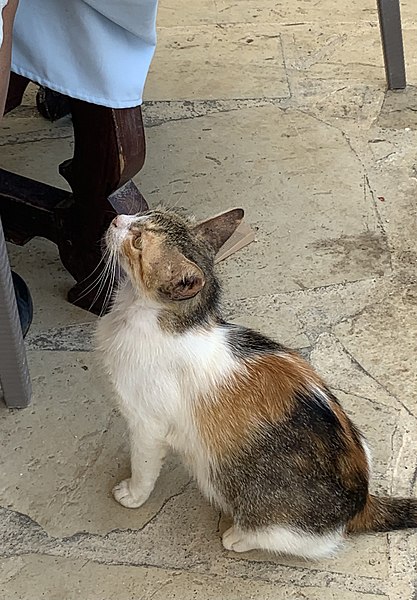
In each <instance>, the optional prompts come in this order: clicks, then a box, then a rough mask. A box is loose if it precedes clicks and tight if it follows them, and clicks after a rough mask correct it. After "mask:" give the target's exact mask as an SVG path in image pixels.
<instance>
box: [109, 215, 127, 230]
mask: <svg viewBox="0 0 417 600" xmlns="http://www.w3.org/2000/svg"><path fill="white" fill-rule="evenodd" d="M112 225H113V227H117V228H118V229H123V228H125V227H129V225H130V217H129V216H128V215H117V217H115V218H114V219H113V221H112Z"/></svg>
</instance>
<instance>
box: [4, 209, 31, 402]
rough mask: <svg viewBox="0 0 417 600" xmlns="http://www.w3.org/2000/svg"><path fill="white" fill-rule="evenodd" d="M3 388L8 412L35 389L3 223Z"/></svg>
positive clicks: (28, 400) (27, 397) (27, 399)
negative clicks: (30, 375)
mask: <svg viewBox="0 0 417 600" xmlns="http://www.w3.org/2000/svg"><path fill="white" fill-rule="evenodd" d="M0 384H1V388H2V391H3V395H4V400H5V402H6V405H7V406H8V407H9V408H24V407H25V406H27V405H28V404H29V403H30V400H31V395H32V386H31V382H30V377H29V369H28V366H27V360H26V351H25V345H24V342H23V336H22V329H21V327H20V320H19V314H18V311H17V305H16V297H15V292H14V286H13V282H12V276H11V272H10V264H9V257H8V255H7V249H6V241H5V239H4V232H3V227H2V224H1V220H0Z"/></svg>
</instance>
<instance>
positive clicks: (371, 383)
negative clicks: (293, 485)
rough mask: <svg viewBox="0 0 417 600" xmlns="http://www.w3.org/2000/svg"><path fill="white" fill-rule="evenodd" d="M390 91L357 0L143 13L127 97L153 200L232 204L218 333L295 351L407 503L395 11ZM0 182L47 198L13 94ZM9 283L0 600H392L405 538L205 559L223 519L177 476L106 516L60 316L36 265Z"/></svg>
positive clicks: (411, 204)
mask: <svg viewBox="0 0 417 600" xmlns="http://www.w3.org/2000/svg"><path fill="white" fill-rule="evenodd" d="M413 5H414V2H412V1H411V0H405V1H404V2H403V3H402V6H403V18H404V30H405V43H406V50H407V58H408V80H409V84H410V85H409V87H408V89H407V91H405V92H401V93H385V81H384V71H383V66H382V55H381V46H380V41H379V32H378V27H377V17H376V10H375V1H374V0H352V1H351V2H349V3H342V2H334V0H321V1H320V2H315V1H314V2H313V1H311V0H280V1H277V0H241V1H238V0H193V1H192V2H190V1H189V0H175V1H174V0H161V7H160V13H159V28H160V31H159V46H158V50H157V53H156V57H155V61H154V64H153V68H152V73H151V75H150V77H149V82H148V86H147V92H146V98H147V102H146V106H145V117H146V124H147V138H148V158H147V162H146V166H145V168H144V170H143V172H142V173H140V175H139V176H138V178H137V181H138V183H139V185H140V187H141V190H142V191H143V193H144V195H145V196H146V197H147V199H148V200H149V201H150V202H151V203H152V204H153V205H155V204H157V203H160V202H163V203H165V204H166V205H168V206H173V205H182V206H185V207H187V208H188V209H189V210H190V211H192V212H194V213H195V214H196V215H197V216H208V215H211V214H214V213H215V212H216V211H219V210H221V209H224V208H227V207H230V206H233V205H242V206H243V207H244V208H245V209H246V214H247V220H248V221H249V222H250V223H251V224H252V225H253V226H254V227H255V228H256V230H257V241H256V243H254V244H252V245H251V246H250V247H248V248H246V249H245V250H243V251H241V252H240V253H239V254H237V255H235V256H233V257H231V258H230V259H229V260H228V261H227V262H225V263H223V264H222V265H221V267H220V271H221V274H222V277H223V281H224V284H225V292H226V294H225V304H226V312H227V313H228V316H229V317H230V318H231V319H233V320H235V321H237V322H241V323H245V324H247V325H250V326H253V327H257V328H259V329H260V330H262V331H263V332H265V333H267V334H270V335H271V336H273V337H275V338H277V339H279V340H281V341H283V342H285V343H286V344H290V345H292V346H293V347H295V348H299V349H301V350H302V351H303V352H304V353H306V354H307V355H308V356H309V357H310V360H311V361H312V363H313V364H314V365H315V366H316V368H317V369H318V370H319V371H320V372H321V373H322V374H323V375H324V376H325V377H326V378H327V380H328V381H329V383H330V385H331V387H332V388H333V389H334V390H335V392H336V393H337V394H338V396H339V397H340V399H341V400H342V402H343V404H344V405H345V407H346V409H347V410H348V412H349V413H350V414H351V415H352V416H353V417H354V418H355V419H356V421H357V422H358V423H359V425H360V426H361V427H362V428H363V430H364V431H365V432H366V434H367V435H368V438H369V441H370V445H371V446H372V449H373V453H374V463H375V464H374V469H375V475H374V487H375V489H376V490H379V491H383V492H387V491H388V492H393V493H396V494H416V491H417V490H416V474H417V460H416V451H417V367H416V360H415V359H416V356H417V278H416V261H417V235H416V224H417V223H416V217H417V202H416V199H417V196H416V193H417V161H416V152H415V149H416V147H417V87H416V86H417V41H416V40H417V35H416V34H417V9H416V8H415V6H413ZM2 133H3V135H2V138H1V141H0V144H1V165H2V166H3V167H6V168H10V169H12V170H13V169H14V170H16V171H19V172H20V173H22V174H27V175H31V176H35V177H37V178H40V179H42V180H45V181H48V182H51V183H55V184H58V185H61V186H63V185H64V182H63V181H62V180H61V179H60V178H59V176H58V174H57V172H56V170H55V167H54V165H55V164H57V163H58V162H59V161H61V160H63V159H65V158H68V157H69V156H70V155H71V145H72V137H71V127H70V123H69V121H65V120H64V121H61V122H59V123H56V124H50V123H47V122H45V121H43V120H42V119H41V118H40V117H39V116H38V115H37V113H36V111H35V109H34V107H33V93H32V94H28V96H27V97H26V100H25V103H24V105H23V106H22V107H21V108H20V109H19V110H17V111H15V112H14V113H13V114H12V115H10V116H8V117H7V118H6V119H5V120H4V122H3V124H2ZM10 252H11V259H12V263H13V266H14V267H15V269H16V270H17V271H18V272H19V273H20V274H21V275H23V276H24V277H25V278H26V279H27V281H28V282H29V284H30V287H31V290H32V293H33V296H34V301H35V320H34V324H33V327H32V329H31V332H30V336H29V338H28V347H29V358H30V365H31V372H32V377H33V385H34V398H33V405H32V406H31V407H30V408H28V409H26V410H22V411H19V412H9V411H7V410H6V409H5V408H4V407H2V408H0V430H1V439H0V447H1V458H0V465H1V477H2V479H1V481H2V484H1V490H0V504H1V506H2V508H1V521H0V530H1V532H0V553H1V559H0V597H1V598H5V599H6V598H7V599H8V600H14V599H25V600H26V599H27V600H37V599H40V598H47V599H51V600H52V599H60V600H61V599H64V600H76V599H77V600H78V599H82V600H102V599H112V600H113V599H115V598H117V600H128V599H129V600H130V599H132V600H133V599H134V600H139V599H140V600H150V599H151V598H152V599H153V600H165V599H167V600H171V599H174V598H176V599H181V600H188V599H189V600H191V599H193V598H198V599H201V600H206V599H211V600H214V599H226V600H235V599H236V600H237V599H249V598H256V599H259V600H266V599H268V600H272V599H274V600H275V599H287V598H294V599H297V600H301V599H308V600H310V599H311V600H314V599H317V600H331V599H332V600H333V599H334V600H335V599H340V600H357V599H358V598H359V597H360V598H363V600H365V599H366V600H377V599H381V600H382V599H390V600H412V599H416V598H417V572H416V556H417V533H415V532H400V533H392V534H389V535H382V534H381V535H373V536H363V537H358V538H355V539H352V540H351V541H350V543H349V544H348V545H347V546H346V548H345V550H344V551H343V552H342V553H341V554H340V555H339V556H338V557H337V558H335V559H333V560H328V561H324V562H320V563H316V564H311V563H307V562H302V561H298V560H291V559H287V558H279V557H278V558H277V557H273V556H270V555H266V554H262V553H256V552H252V553H249V554H246V555H232V554H228V553H227V552H226V551H225V550H223V549H222V546H221V543H220V532H221V531H223V528H224V526H225V525H224V523H223V522H222V520H221V519H220V518H219V515H218V513H217V512H216V511H215V510H213V509H212V508H210V507H209V506H208V505H207V503H206V502H205V500H203V499H202V497H201V496H200V494H199V493H198V491H197V490H196V488H195V486H194V484H193V483H192V482H191V481H189V478H188V475H187V474H186V473H185V471H184V470H183V468H182V467H181V466H180V465H179V463H178V462H177V460H175V459H173V458H172V459H170V460H169V461H168V463H167V465H166V467H165V468H164V471H163V473H162V476H161V478H160V480H159V482H158V484H157V487H156V489H155V492H154V494H153V495H152V497H151V499H150V500H149V502H148V503H147V504H146V505H145V506H144V507H143V508H141V509H138V510H137V511H129V510H126V509H123V508H121V507H120V506H118V505H117V504H116V503H115V502H114V501H113V500H112V498H111V496H110V490H111V488H112V486H113V484H114V483H115V482H116V481H117V480H119V479H120V478H122V477H123V476H124V475H125V474H126V473H127V472H128V468H129V466H128V449H127V440H126V434H125V427H124V424H123V422H122V419H121V418H120V416H119V415H118V413H117V411H116V410H115V404H114V401H113V397H112V392H111V390H110V389H109V387H108V386H107V384H106V382H103V381H102V379H101V377H99V376H98V372H97V369H96V366H95V359H94V355H93V354H92V353H91V352H90V350H91V346H90V336H91V331H92V328H93V327H94V318H93V317H92V316H89V315H88V314H87V313H85V312H83V311H81V310H77V309H75V308H74V307H71V306H70V305H68V304H67V303H66V302H65V299H64V297H65V292H66V290H67V289H68V288H69V286H70V285H71V283H72V282H71V279H70V277H69V276H68V275H67V274H66V272H65V271H64V270H63V269H62V267H61V266H60V263H59V261H58V258H57V253H56V249H55V248H54V247H53V246H52V245H51V244H49V243H47V242H46V241H44V240H40V239H39V240H35V241H33V242H32V243H30V244H29V245H28V246H26V247H25V248H23V249H18V248H14V247H11V248H10Z"/></svg>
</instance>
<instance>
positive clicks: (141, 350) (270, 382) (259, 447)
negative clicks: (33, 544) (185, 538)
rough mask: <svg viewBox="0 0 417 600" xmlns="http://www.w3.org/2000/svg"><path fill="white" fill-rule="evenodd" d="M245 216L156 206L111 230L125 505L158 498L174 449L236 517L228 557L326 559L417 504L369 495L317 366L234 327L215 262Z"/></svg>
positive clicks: (359, 454)
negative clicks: (191, 214)
mask: <svg viewBox="0 0 417 600" xmlns="http://www.w3.org/2000/svg"><path fill="white" fill-rule="evenodd" d="M242 218H243V211H242V210H241V209H234V210H231V211H229V212H227V213H224V214H222V215H219V216H218V217H215V218H213V219H210V220H207V221H205V222H203V223H199V224H195V223H193V222H191V221H188V220H187V219H185V218H183V217H182V216H180V215H179V214H176V213H174V212H169V211H164V210H154V211H149V212H146V213H143V214H139V215H137V216H118V217H116V219H114V221H113V223H112V224H111V226H110V228H109V229H108V232H107V234H106V244H107V248H108V251H109V253H110V255H111V258H112V260H114V261H117V262H118V264H119V265H120V266H121V268H122V270H123V271H124V273H125V278H124V280H123V282H122V283H121V284H120V287H119V289H118V291H117V292H116V295H115V298H114V302H113V307H112V310H111V311H110V313H109V314H107V315H106V316H105V317H103V318H102V319H101V321H100V322H99V325H98V331H97V344H98V348H99V350H100V351H101V353H102V358H103V361H104V364H105V367H106V370H107V372H108V373H109V375H110V378H111V380H112V382H113V384H114V387H115V388H116V391H117V394H118V396H119V402H120V407H121V410H122V412H123V414H124V416H125V417H126V419H127V422H128V426H129V431H130V441H131V477H130V479H126V480H125V481H122V482H121V483H120V484H119V485H117V486H116V487H115V488H114V490H113V494H114V497H115V499H116V500H117V501H118V502H119V503H120V504H122V505H123V506H125V507H129V508H136V507H139V506H141V505H142V504H143V503H144V502H146V500H147V498H148V497H149V495H150V493H151V492H152V490H153V487H154V485H155V482H156V479H157V477H158V474H159V471H160V468H161V464H162V462H163V459H164V456H165V453H166V452H167V449H168V448H169V447H171V448H173V449H175V450H176V451H177V452H178V453H179V454H180V455H181V456H182V457H183V459H184V462H185V464H186V465H187V466H188V468H189V469H190V470H191V472H192V474H193V476H194V477H195V479H196V481H197V483H198V485H199V487H200V489H201V491H202V492H203V494H205V496H206V497H207V498H208V499H209V500H210V501H211V502H213V503H214V504H215V505H217V506H218V507H219V508H220V509H221V510H222V511H223V512H224V513H228V514H229V515H231V516H232V518H233V522H234V525H233V526H232V527H231V528H230V529H228V530H227V531H226V532H225V533H224V535H223V545H224V547H225V548H226V549H228V550H234V551H236V552H245V551H247V550H251V549H255V548H258V549H265V550H270V551H273V552H277V553H287V554H292V555H298V556H302V557H305V558H311V559H318V558H321V557H325V556H328V555H331V554H332V553H333V552H334V551H335V550H336V549H337V548H338V547H339V545H340V544H341V543H342V541H343V539H344V538H345V536H346V535H347V534H349V533H356V532H366V531H388V530H391V529H401V528H407V527H417V500H415V499H401V498H378V497H375V496H373V495H372V494H370V493H369V490H368V484H369V478H370V456H369V450H368V447H367V445H366V442H365V439H364V437H363V436H362V434H361V433H360V432H359V430H358V429H357V428H356V427H355V425H354V424H353V423H352V422H351V420H350V419H349V418H348V417H347V415H346V414H345V412H344V411H343V409H342V407H341V405H340V404H339V402H338V401H337V399H336V398H335V397H334V395H333V394H332V392H331V391H330V390H329V388H328V387H327V386H326V384H325V383H324V382H323V380H322V379H321V378H320V376H319V375H318V374H317V373H315V372H314V370H313V369H312V367H311V366H310V365H309V364H308V363H307V362H306V361H304V360H303V358H301V356H299V355H298V354H297V353H296V352H294V351H292V350H289V349H287V348H285V347H284V346H282V345H281V344H278V343H276V342H274V341H272V340H271V339H268V338H266V337H264V336H263V335H260V334H259V333H256V332H254V331H251V330H249V329H246V328H244V327H241V326H237V325H232V324H230V323H227V322H225V321H224V320H223V319H222V316H221V312H220V308H219V297H220V286H219V282H218V279H217V277H216V275H215V273H214V270H213V266H214V258H215V255H216V253H217V251H218V250H219V249H220V248H221V246H222V245H223V244H224V242H225V241H226V240H227V239H228V238H229V237H230V236H231V234H232V233H233V232H234V231H235V229H236V227H237V226H238V225H239V223H240V222H241V220H242Z"/></svg>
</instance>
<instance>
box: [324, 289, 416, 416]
mask: <svg viewBox="0 0 417 600" xmlns="http://www.w3.org/2000/svg"><path fill="white" fill-rule="evenodd" d="M410 292H411V293H410ZM416 322H417V295H416V293H415V290H409V289H406V290H404V291H403V292H401V291H398V292H397V293H395V294H392V295H390V296H389V297H387V298H386V299H385V300H384V301H383V302H379V303H377V304H375V305H371V306H370V307H369V308H368V309H367V310H365V311H364V312H363V313H362V314H361V315H358V316H357V317H354V318H353V319H351V320H349V319H347V320H346V321H345V322H343V323H340V324H339V325H337V326H336V327H335V334H336V335H337V336H338V338H339V339H340V340H341V341H342V342H343V345H344V346H345V347H346V348H347V349H348V350H349V352H350V353H351V354H352V355H354V356H355V357H356V359H357V360H358V362H360V364H361V365H362V366H363V367H364V369H366V371H367V372H368V373H370V374H371V375H372V377H374V378H375V379H376V380H377V381H379V382H380V384H381V385H382V386H384V387H385V389H386V390H387V391H388V392H389V393H390V394H392V395H393V396H395V397H396V398H397V399H398V401H399V402H401V404H402V405H403V406H404V407H406V408H407V409H408V411H409V412H410V413H411V414H413V415H414V418H415V416H416V415H417V398H416V388H417V367H416V355H417V337H416V334H415V326H416Z"/></svg>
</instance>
